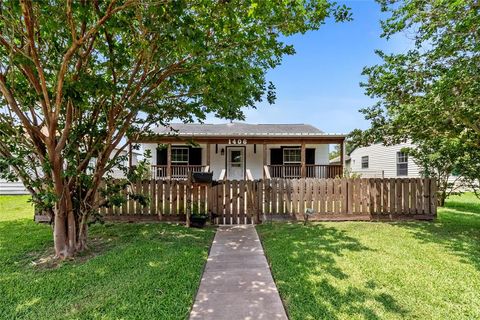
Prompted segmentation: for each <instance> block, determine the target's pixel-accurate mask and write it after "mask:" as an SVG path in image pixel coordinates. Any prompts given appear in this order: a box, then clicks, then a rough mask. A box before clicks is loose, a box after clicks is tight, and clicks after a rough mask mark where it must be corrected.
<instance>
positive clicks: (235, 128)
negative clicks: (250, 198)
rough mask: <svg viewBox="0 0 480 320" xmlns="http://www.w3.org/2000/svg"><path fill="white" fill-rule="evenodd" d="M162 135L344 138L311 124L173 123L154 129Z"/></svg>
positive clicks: (342, 135) (341, 135)
mask: <svg viewBox="0 0 480 320" xmlns="http://www.w3.org/2000/svg"><path fill="white" fill-rule="evenodd" d="M154 132H155V133H157V134H162V135H172V136H189V137H194V136H197V137H223V136H250V137H275V136H277V137H302V136H307V137H344V136H345V135H344V134H337V133H333V134H332V133H325V132H323V131H321V130H319V129H317V128H315V127H314V126H312V125H309V124H249V123H239V122H233V123H223V124H203V123H201V124H200V123H172V124H171V125H170V126H166V127H165V126H163V127H158V128H156V129H154Z"/></svg>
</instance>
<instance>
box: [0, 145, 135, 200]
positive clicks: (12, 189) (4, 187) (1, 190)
mask: <svg viewBox="0 0 480 320" xmlns="http://www.w3.org/2000/svg"><path fill="white" fill-rule="evenodd" d="M120 155H121V156H125V155H128V153H127V151H125V150H124V151H122V152H121V153H120ZM139 156H140V153H139V152H137V151H132V152H131V157H132V161H131V164H133V165H135V164H136V163H137V161H138V157H139ZM126 162H127V163H125V166H128V162H129V161H128V160H127V161H126ZM111 175H112V176H113V177H115V178H121V177H123V171H122V170H120V169H119V168H116V167H115V168H113V170H112V173H111ZM3 194H5V195H6V194H8V195H16V194H28V191H27V189H26V188H25V186H24V185H23V183H22V182H21V181H14V182H11V181H5V180H3V179H0V195H3Z"/></svg>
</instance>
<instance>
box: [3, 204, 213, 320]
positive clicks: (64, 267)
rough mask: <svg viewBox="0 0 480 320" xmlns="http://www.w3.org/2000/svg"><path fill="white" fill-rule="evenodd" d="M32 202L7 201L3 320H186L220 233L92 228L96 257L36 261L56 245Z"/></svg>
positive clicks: (139, 226) (154, 226)
mask: <svg viewBox="0 0 480 320" xmlns="http://www.w3.org/2000/svg"><path fill="white" fill-rule="evenodd" d="M27 200H28V198H27V197H26V196H13V197H7V196H1V197H0V319H186V318H187V317H188V313H189V310H190V307H191V305H192V303H193V299H194V296H195V293H196V291H197V288H198V284H199V282H200V277H201V273H202V269H203V266H204V263H205V261H206V258H207V255H208V248H209V246H210V243H211V241H212V238H213V235H214V230H213V229H209V228H207V229H201V230H200V229H186V228H185V227H183V226H178V225H167V224H105V225H95V226H93V227H92V228H91V232H90V239H91V241H90V243H94V244H95V246H94V247H95V248H96V249H95V251H92V252H90V253H89V259H77V260H76V261H68V262H64V263H62V264H61V265H59V266H57V267H55V268H45V267H39V266H35V265H33V264H32V261H36V260H38V258H39V257H41V256H45V254H46V252H48V251H49V250H50V248H51V247H52V235H51V229H50V226H48V225H39V224H35V223H34V222H33V221H32V215H33V211H32V208H31V206H30V205H29V204H28V203H27Z"/></svg>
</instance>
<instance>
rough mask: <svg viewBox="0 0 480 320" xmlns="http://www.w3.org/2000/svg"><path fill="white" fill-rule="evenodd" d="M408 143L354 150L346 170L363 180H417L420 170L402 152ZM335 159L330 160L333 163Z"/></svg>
mask: <svg viewBox="0 0 480 320" xmlns="http://www.w3.org/2000/svg"><path fill="white" fill-rule="evenodd" d="M407 147H414V145H412V144H410V143H401V144H396V145H393V146H385V145H383V144H381V143H377V144H373V145H371V146H368V147H362V148H356V149H355V150H353V151H352V152H351V153H350V155H349V157H348V158H347V159H346V161H345V162H346V168H347V170H349V171H351V172H352V173H357V174H361V176H362V177H363V178H382V177H384V178H419V177H421V174H420V168H419V167H418V166H417V165H416V164H415V162H414V161H413V158H412V157H409V156H408V155H407V154H405V153H403V152H402V149H403V148H407ZM334 161H335V159H332V162H334Z"/></svg>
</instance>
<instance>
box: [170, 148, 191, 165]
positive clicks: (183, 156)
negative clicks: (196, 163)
mask: <svg viewBox="0 0 480 320" xmlns="http://www.w3.org/2000/svg"><path fill="white" fill-rule="evenodd" d="M172 163H176V164H188V148H178V147H175V148H172Z"/></svg>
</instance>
